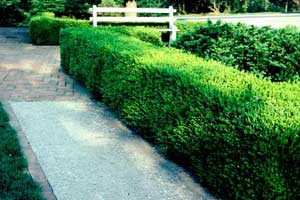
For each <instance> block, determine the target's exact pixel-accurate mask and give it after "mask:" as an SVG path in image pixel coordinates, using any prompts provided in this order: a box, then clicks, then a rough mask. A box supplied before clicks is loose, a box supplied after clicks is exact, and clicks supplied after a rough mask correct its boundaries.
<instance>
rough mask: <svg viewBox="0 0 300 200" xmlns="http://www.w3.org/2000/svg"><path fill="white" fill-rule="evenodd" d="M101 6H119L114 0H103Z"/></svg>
mask: <svg viewBox="0 0 300 200" xmlns="http://www.w3.org/2000/svg"><path fill="white" fill-rule="evenodd" d="M99 7H117V4H116V2H115V1H114V0H102V1H101V3H100V4H99Z"/></svg>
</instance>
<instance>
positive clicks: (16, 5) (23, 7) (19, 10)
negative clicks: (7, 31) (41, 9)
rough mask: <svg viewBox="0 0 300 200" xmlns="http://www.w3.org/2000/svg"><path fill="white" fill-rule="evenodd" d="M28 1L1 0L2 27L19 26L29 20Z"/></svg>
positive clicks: (0, 21)
mask: <svg viewBox="0 0 300 200" xmlns="http://www.w3.org/2000/svg"><path fill="white" fill-rule="evenodd" d="M28 7H29V3H28V1H27V0H0V16H1V18H0V26H12V25H17V24H18V23H21V22H23V21H26V20H27V19H28V9H29V8H28Z"/></svg>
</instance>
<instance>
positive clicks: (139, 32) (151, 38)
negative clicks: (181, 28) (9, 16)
mask: <svg viewBox="0 0 300 200" xmlns="http://www.w3.org/2000/svg"><path fill="white" fill-rule="evenodd" d="M89 26H90V24H89V22H88V21H86V20H76V19H69V18H55V17H53V16H51V15H40V16H35V17H33V18H32V19H31V21H30V38H31V41H32V43H33V44H36V45H59V32H60V30H61V29H63V28H67V27H89ZM98 29H112V30H113V31H115V32H120V33H123V34H126V35H130V36H134V37H137V38H139V39H141V40H143V41H147V42H150V43H153V44H155V45H159V46H162V45H163V42H162V39H161V33H160V32H159V31H158V29H157V28H150V27H147V28H146V27H145V26H141V25H139V26H133V25H132V26H125V25H118V24H110V25H103V24H102V25H100V26H99V27H98Z"/></svg>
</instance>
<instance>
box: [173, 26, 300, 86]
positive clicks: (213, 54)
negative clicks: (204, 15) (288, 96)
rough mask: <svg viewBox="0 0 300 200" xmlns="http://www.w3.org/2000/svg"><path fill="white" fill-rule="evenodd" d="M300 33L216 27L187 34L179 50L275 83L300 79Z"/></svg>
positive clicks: (238, 27)
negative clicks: (266, 78) (216, 61)
mask: <svg viewBox="0 0 300 200" xmlns="http://www.w3.org/2000/svg"><path fill="white" fill-rule="evenodd" d="M299 44H300V31H299V30H297V29H295V28H291V27H289V28H283V29H272V28H271V27H262V28H258V27H255V26H249V25H244V24H228V23H222V22H220V21H219V22H217V23H212V22H211V21H209V22H208V23H206V24H203V25H200V26H198V27H197V28H196V29H194V30H191V31H189V32H187V33H185V34H183V35H182V36H181V37H180V38H179V39H178V41H177V42H176V43H175V44H174V46H175V47H177V48H180V49H184V50H186V51H190V52H192V53H194V54H196V55H198V56H200V57H203V58H206V59H214V60H218V61H221V62H222V63H225V64H227V65H229V66H234V67H236V68H238V69H240V70H245V71H249V72H251V73H254V74H256V75H258V76H264V77H270V78H271V80H272V81H288V80H299V79H300V45H299Z"/></svg>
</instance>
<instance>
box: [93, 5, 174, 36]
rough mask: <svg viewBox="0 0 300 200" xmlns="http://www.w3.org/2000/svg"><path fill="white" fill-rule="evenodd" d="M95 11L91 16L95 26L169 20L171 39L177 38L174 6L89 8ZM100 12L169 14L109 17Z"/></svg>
mask: <svg viewBox="0 0 300 200" xmlns="http://www.w3.org/2000/svg"><path fill="white" fill-rule="evenodd" d="M89 10H90V12H92V13H93V16H92V17H90V21H92V22H93V26H94V27H97V24H98V22H144V23H147V22H168V23H169V29H170V32H171V35H170V40H172V41H173V40H176V31H177V28H176V26H175V24H174V22H175V21H176V19H175V18H174V13H176V9H174V8H173V6H170V7H169V8H109V7H107V8H105V7H97V6H95V5H93V7H92V8H90V9H89ZM98 13H153V14H168V16H164V17H108V16H98Z"/></svg>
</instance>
